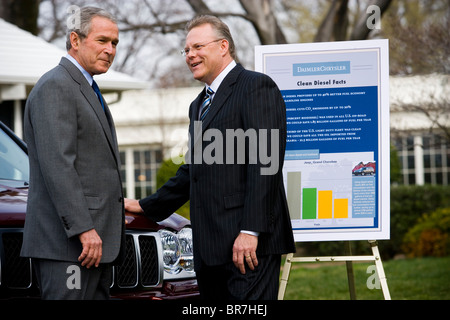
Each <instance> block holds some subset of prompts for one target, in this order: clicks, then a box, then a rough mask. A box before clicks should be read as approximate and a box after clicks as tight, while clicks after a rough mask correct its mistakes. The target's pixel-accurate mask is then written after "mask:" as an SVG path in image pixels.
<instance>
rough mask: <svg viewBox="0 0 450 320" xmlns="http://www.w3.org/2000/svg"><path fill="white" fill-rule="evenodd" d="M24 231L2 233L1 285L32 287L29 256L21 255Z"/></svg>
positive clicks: (16, 287) (17, 287)
mask: <svg viewBox="0 0 450 320" xmlns="http://www.w3.org/2000/svg"><path fill="white" fill-rule="evenodd" d="M22 238H23V237H22V232H5V233H2V246H0V248H1V252H0V257H1V259H0V261H1V268H0V270H1V278H0V279H1V285H2V286H5V287H7V288H10V289H27V288H29V287H31V282H32V271H31V261H30V259H29V258H22V257H20V249H21V248H22Z"/></svg>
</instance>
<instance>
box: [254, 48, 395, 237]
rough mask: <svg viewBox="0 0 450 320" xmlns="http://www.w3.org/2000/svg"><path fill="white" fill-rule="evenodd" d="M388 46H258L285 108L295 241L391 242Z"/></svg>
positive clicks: (258, 58) (286, 172) (258, 62)
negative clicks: (281, 95)
mask: <svg viewBox="0 0 450 320" xmlns="http://www.w3.org/2000/svg"><path fill="white" fill-rule="evenodd" d="M388 56H389V54H388V40H384V39H383V40H365V41H342V42H320V43H307V44H287V45H267V46H257V47H255V69H256V71H259V72H263V73H265V74H267V75H269V76H270V77H271V78H272V79H273V80H274V81H275V82H276V84H277V85H278V87H279V88H280V90H281V93H282V94H283V97H284V100H285V103H286V121H287V144H286V153H285V161H284V167H283V178H284V183H285V187H286V195H287V199H288V204H289V211H290V215H291V221H292V228H293V232H294V238H295V240H296V241H298V242H301V241H339V240H346V241H347V240H348V241H350V240H382V239H389V237H390V231H389V230H390V228H389V220H390V217H389V214H390V179H389V176H390V172H389V164H390V163H389V161H390V156H389V153H390V142H389V57H388Z"/></svg>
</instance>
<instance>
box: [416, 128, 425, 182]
mask: <svg viewBox="0 0 450 320" xmlns="http://www.w3.org/2000/svg"><path fill="white" fill-rule="evenodd" d="M414 167H415V169H414V170H415V175H416V185H419V186H423V185H424V184H425V173H424V168H423V139H422V136H415V137H414Z"/></svg>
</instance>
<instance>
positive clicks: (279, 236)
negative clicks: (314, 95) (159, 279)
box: [140, 64, 295, 270]
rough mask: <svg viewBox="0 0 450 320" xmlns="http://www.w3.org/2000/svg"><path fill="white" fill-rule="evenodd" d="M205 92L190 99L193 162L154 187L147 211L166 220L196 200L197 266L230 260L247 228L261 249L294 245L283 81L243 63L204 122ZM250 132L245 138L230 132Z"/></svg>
mask: <svg viewBox="0 0 450 320" xmlns="http://www.w3.org/2000/svg"><path fill="white" fill-rule="evenodd" d="M204 96H205V90H203V91H202V92H201V93H200V94H199V95H198V97H197V98H196V99H195V100H194V101H193V102H192V103H191V106H190V111H189V115H190V127H189V132H190V142H189V147H190V150H189V152H188V155H187V158H188V164H184V165H182V166H181V167H180V169H179V170H178V172H177V174H176V176H175V177H173V178H171V179H170V180H169V181H168V182H167V183H166V184H165V185H164V186H163V187H161V188H160V189H159V190H158V191H157V192H156V193H155V194H153V195H151V196H150V197H147V198H146V199H142V200H140V205H141V207H142V208H143V210H144V212H145V214H146V215H148V216H149V217H150V218H152V219H154V220H163V219H165V218H167V217H168V216H169V215H170V214H172V213H173V212H174V211H175V210H176V209H178V208H179V207H180V206H181V205H183V204H184V203H185V202H186V201H188V200H190V218H191V222H192V229H193V237H194V261H195V268H196V269H197V270H198V269H199V268H200V266H201V265H202V264H203V263H205V264H207V265H208V266H214V265H221V264H224V263H227V262H231V261H232V247H233V243H234V240H235V239H236V237H237V236H238V234H239V232H240V231H241V230H248V231H255V232H259V240H258V249H257V254H258V255H269V254H284V253H288V252H294V251H295V244H294V239H293V234H292V226H291V221H290V217H289V212H288V206H287V201H286V196H285V189H284V186H283V178H282V167H283V160H284V152H285V146H286V108H285V104H284V100H283V98H282V96H281V93H280V91H279V89H278V87H277V86H276V84H275V83H274V82H273V81H272V80H271V79H270V78H269V77H268V76H266V75H264V74H261V73H257V72H252V71H248V70H245V69H244V68H243V67H242V66H241V65H240V64H238V65H237V66H236V67H234V68H233V69H232V70H231V71H230V73H229V74H228V75H227V76H226V77H225V79H224V80H223V82H222V83H221V85H220V87H219V88H218V90H217V92H216V93H215V96H214V99H213V102H212V105H211V109H210V111H209V113H208V114H207V116H206V118H205V119H204V121H203V123H200V124H199V122H196V121H197V118H198V112H199V108H200V105H201V103H202V101H203V97H204ZM199 132H201V133H199ZM227 135H228V136H227ZM243 135H244V136H246V140H247V141H246V142H245V143H244V144H242V141H240V142H239V141H238V138H236V139H234V140H235V141H234V145H233V141H231V140H230V139H227V137H228V138H230V137H231V136H233V137H234V136H238V137H240V138H241V137H242V136H243ZM255 136H256V137H255ZM272 137H274V138H276V139H275V140H273V139H272ZM240 143H241V144H240ZM255 144H257V145H256V146H255ZM233 146H234V148H232V147H233ZM255 147H256V149H255ZM232 149H233V150H234V151H233V152H231V150H232ZM260 153H261V154H260ZM264 156H266V157H264ZM267 156H268V157H269V158H271V159H272V161H271V163H267V162H268V161H267V159H268V158H267ZM199 159H200V161H199ZM275 160H278V162H277V163H276V161H275ZM211 162H212V163H211ZM274 165H275V166H276V167H275V168H273V166H274ZM271 166H272V168H271V169H269V167H271ZM264 170H269V173H271V174H267V172H266V174H263V172H264Z"/></svg>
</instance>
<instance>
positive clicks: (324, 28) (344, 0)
mask: <svg viewBox="0 0 450 320" xmlns="http://www.w3.org/2000/svg"><path fill="white" fill-rule="evenodd" d="M347 7H348V0H333V2H332V4H331V6H330V9H329V10H328V13H327V15H326V17H325V19H323V21H322V23H321V25H320V27H319V30H318V31H317V34H316V36H315V38H314V41H315V42H324V41H334V40H336V41H339V40H345V39H346V33H347V27H348V10H347Z"/></svg>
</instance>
